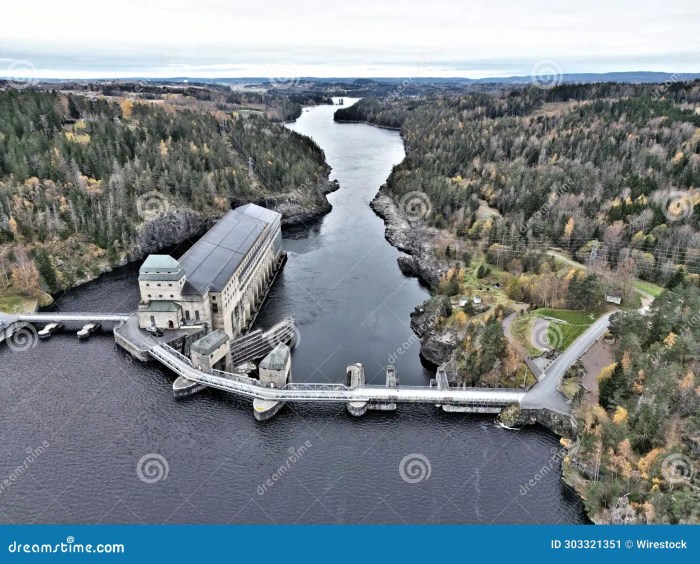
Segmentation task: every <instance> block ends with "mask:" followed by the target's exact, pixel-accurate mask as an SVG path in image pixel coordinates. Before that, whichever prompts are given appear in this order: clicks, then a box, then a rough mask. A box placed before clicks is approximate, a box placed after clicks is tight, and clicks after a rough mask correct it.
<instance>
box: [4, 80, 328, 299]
mask: <svg viewBox="0 0 700 564" xmlns="http://www.w3.org/2000/svg"><path fill="white" fill-rule="evenodd" d="M327 175H328V168H327V165H326V164H325V162H324V155H323V152H322V151H321V150H320V149H319V148H318V147H317V146H316V145H315V144H314V143H313V142H312V141H311V140H310V139H308V138H305V137H303V136H300V135H298V134H296V133H294V132H291V131H289V130H287V129H285V128H283V127H281V126H279V125H276V124H274V123H271V122H270V121H268V120H267V119H265V118H264V117H263V116H261V115H258V114H256V113H238V112H233V113H225V112H223V111H202V110H199V109H198V108H195V109H190V108H188V107H183V106H174V105H172V104H169V103H167V101H165V102H164V101H163V100H157V101H154V102H147V101H134V100H131V99H128V98H120V99H119V102H116V101H112V100H110V99H106V98H104V97H95V96H93V97H86V96H83V95H75V94H64V93H59V92H36V91H29V90H27V91H16V90H12V89H10V90H6V91H0V292H1V293H3V294H4V295H24V296H38V295H40V294H41V290H43V291H44V292H51V293H52V292H56V291H58V290H61V289H65V288H69V287H71V286H73V285H75V284H77V283H80V282H84V281H86V280H89V279H91V278H94V277H95V276H97V275H99V274H100V273H101V272H104V271H106V270H109V269H110V268H112V267H114V266H115V265H121V264H124V263H126V262H127V261H130V260H135V259H138V258H140V257H143V256H144V255H145V254H147V253H149V252H154V251H157V250H159V249H161V248H163V247H167V246H169V245H174V244H178V243H180V242H182V241H184V240H186V239H187V238H188V237H191V236H194V235H197V234H199V233H201V232H202V231H203V230H204V229H205V228H206V227H207V226H208V225H209V224H210V223H211V221H212V220H214V219H216V218H217V217H219V216H221V215H222V214H223V213H225V212H226V211H227V210H228V209H230V208H231V206H232V205H236V204H238V203H240V202H244V201H255V202H259V203H264V204H266V205H268V206H270V207H273V208H276V209H278V210H279V211H280V212H282V213H283V215H284V221H285V223H290V222H295V221H303V220H305V219H309V218H312V217H314V216H317V215H319V214H321V213H324V212H326V211H327V210H328V208H329V204H328V202H327V201H326V199H325V196H324V193H325V192H328V191H330V190H332V189H333V186H332V185H330V184H329V183H328V181H327ZM40 288H41V290H40ZM44 299H46V296H45V295H44Z"/></svg>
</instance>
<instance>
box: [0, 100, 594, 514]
mask: <svg viewBox="0 0 700 564" xmlns="http://www.w3.org/2000/svg"><path fill="white" fill-rule="evenodd" d="M346 102H347V99H346ZM335 109H336V108H334V107H331V106H320V107H315V108H312V109H309V110H307V111H305V112H304V113H303V114H302V116H301V117H300V118H299V120H298V121H297V122H296V123H294V124H292V125H290V127H291V129H294V130H295V131H298V132H300V133H303V134H306V135H309V136H311V137H312V138H313V139H314V140H315V141H316V142H317V143H318V144H319V145H320V146H321V147H322V148H323V150H324V151H325V153H326V158H327V160H328V163H329V164H330V165H331V167H332V168H333V172H332V178H335V179H337V180H338V181H339V183H340V186H341V188H340V190H339V191H337V192H335V193H334V194H332V195H330V197H329V200H330V201H331V203H332V204H333V211H332V212H331V213H330V214H328V215H327V216H326V217H325V218H324V219H323V220H322V221H321V222H320V223H318V224H316V225H313V226H310V227H309V228H308V229H297V230H295V231H294V232H290V233H287V234H286V237H285V240H284V246H285V249H286V251H287V252H288V254H289V261H288V263H287V265H286V267H285V270H284V272H283V274H282V276H281V277H280V279H279V280H278V281H277V283H276V285H275V287H274V288H273V290H272V292H271V294H270V297H269V299H268V302H267V303H266V305H265V308H264V309H263V311H262V312H261V315H260V317H259V319H258V324H259V325H260V326H262V327H266V326H269V325H271V324H272V323H274V322H276V321H277V320H279V319H281V318H282V317H284V316H286V315H289V314H292V315H294V317H295V319H296V321H297V325H298V327H299V329H300V336H301V339H300V343H299V345H298V346H297V348H296V349H295V350H294V353H293V376H294V379H295V380H297V381H317V382H326V381H330V382H341V381H342V380H343V375H344V368H345V366H346V365H347V364H348V363H350V362H358V361H359V362H362V363H363V364H364V366H365V369H366V373H367V379H368V381H369V382H371V383H382V382H383V381H384V380H383V378H384V367H385V365H386V364H387V362H388V359H389V357H393V359H395V364H396V366H397V370H398V374H399V377H400V381H401V383H404V384H427V383H428V382H429V380H430V378H431V376H432V372H431V371H430V370H429V369H428V368H426V367H424V366H423V365H422V364H421V362H420V360H419V358H418V343H417V341H416V339H415V336H413V334H412V332H411V330H410V327H409V313H410V312H411V311H412V310H413V308H414V307H415V306H416V305H417V304H419V303H420V302H422V301H423V300H425V299H426V297H427V296H428V293H427V291H426V290H425V289H424V288H422V287H421V286H420V285H419V283H418V282H417V281H416V280H415V279H412V278H407V277H404V276H403V275H402V274H401V272H400V271H399V269H398V266H397V264H396V258H397V256H398V255H399V253H398V251H396V250H395V249H394V248H393V247H391V246H390V245H389V244H388V243H387V242H386V241H385V239H384V236H383V232H384V227H383V223H382V221H381V220H380V219H379V218H378V217H376V216H375V215H374V213H373V212H372V211H371V209H370V208H369V206H368V204H369V202H370V200H371V199H372V198H373V196H374V194H375V193H376V191H377V189H378V188H379V186H380V185H381V184H382V183H383V182H384V180H385V179H386V177H387V175H388V174H389V172H390V171H391V167H392V166H393V165H394V164H396V163H398V162H399V161H400V160H401V159H402V157H403V148H402V142H401V139H400V137H399V135H398V134H397V133H395V132H392V131H387V130H382V129H377V128H373V127H370V126H367V125H361V124H335V123H333V112H334V110H335ZM180 250H182V249H180ZM176 252H177V251H176ZM137 271H138V265H130V266H127V267H124V268H122V269H119V270H117V271H114V272H112V273H110V274H108V275H106V276H103V277H102V278H100V279H99V280H97V281H95V282H93V283H91V284H88V285H85V286H83V287H80V288H77V289H75V290H72V291H70V292H67V293H66V294H65V295H64V296H63V297H62V298H61V299H60V300H59V302H58V304H57V307H59V308H61V309H63V310H83V311H90V310H93V311H97V310H100V311H105V310H108V311H132V310H134V309H135V308H136V305H137V304H138V288H137V284H136V273H137ZM400 350H403V351H405V352H404V353H403V354H401V355H399V354H397V353H398V351H400ZM173 380H174V376H173V375H172V374H171V373H168V372H167V371H166V370H164V369H161V368H160V367H158V366H155V365H143V364H140V363H138V362H131V361H130V358H129V357H128V355H126V354H125V353H124V352H123V351H121V350H120V349H119V348H118V347H117V346H116V345H115V344H114V340H113V339H112V337H111V335H110V334H109V333H105V334H102V335H97V336H94V337H92V338H91V339H90V341H89V342H78V341H77V339H76V337H75V335H74V333H73V332H66V333H64V334H61V335H57V336H54V337H53V338H51V339H50V340H49V341H42V342H39V343H38V344H37V345H36V346H35V347H33V348H30V349H28V350H25V351H21V352H16V351H12V350H10V349H9V348H8V347H7V346H6V345H4V344H3V345H0V393H1V394H2V408H1V409H0V486H2V487H1V489H0V522H3V523H32V522H36V523H71V522H78V523H141V522H144V523H404V522H406V523H426V522H430V523H538V522H539V523H558V522H561V523H581V522H584V520H585V518H584V516H583V514H582V508H581V504H580V502H579V501H578V500H577V499H576V497H575V495H574V494H573V493H572V492H571V491H570V490H568V488H566V487H565V486H563V485H562V483H561V481H560V479H559V465H558V463H557V462H556V458H555V457H553V454H552V452H553V449H556V447H557V444H558V443H557V439H556V438H555V437H554V436H552V435H550V434H548V433H546V432H544V431H542V430H540V429H534V428H529V429H524V430H521V431H517V432H515V431H507V430H504V429H501V428H499V427H497V426H496V425H495V424H494V419H493V417H491V416H476V415H447V414H443V413H441V412H439V411H437V410H436V409H435V408H434V407H431V406H399V410H398V411H397V412H396V413H389V414H386V413H378V412H370V413H368V414H367V415H366V416H365V417H363V418H360V419H356V418H353V417H352V416H350V415H349V414H347V413H346V411H345V409H344V407H343V406H340V405H333V406H329V405H292V406H290V405H288V406H286V407H285V408H284V409H283V410H282V411H281V412H280V413H279V414H278V415H277V416H276V417H275V418H274V419H272V420H271V421H268V422H265V423H257V422H256V421H255V419H254V418H253V414H252V403H251V402H250V401H248V400H244V399H240V398H236V397H233V396H231V395H229V394H226V393H223V392H218V391H215V390H207V391H205V392H204V393H202V394H200V395H197V396H194V397H192V398H189V399H187V400H184V401H175V400H174V399H173V397H172V391H171V384H172V381H173ZM292 451H293V452H294V454H292ZM29 452H33V454H32V455H31V456H28V453H29ZM543 467H547V468H546V470H544V471H543ZM166 474H167V475H166ZM536 475H537V476H538V479H537V480H535V476H536ZM6 478H7V479H8V482H7V485H4V486H3V484H4V482H3V480H4V479H6ZM531 479H533V483H535V485H534V486H533V487H530V488H528V491H524V490H525V488H523V487H522V486H523V485H525V484H526V483H527V482H528V481H529V480H531ZM268 480H269V481H268ZM270 484H271V485H270Z"/></svg>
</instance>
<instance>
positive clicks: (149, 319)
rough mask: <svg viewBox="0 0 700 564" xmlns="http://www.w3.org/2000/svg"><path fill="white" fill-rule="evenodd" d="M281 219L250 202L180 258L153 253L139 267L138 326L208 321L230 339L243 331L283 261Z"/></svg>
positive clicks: (176, 325)
mask: <svg viewBox="0 0 700 564" xmlns="http://www.w3.org/2000/svg"><path fill="white" fill-rule="evenodd" d="M281 219H282V216H281V214H279V213H277V212H275V211H272V210H268V209H265V208H263V207H260V206H257V205H255V204H246V205H244V206H241V207H239V208H236V209H234V210H231V211H230V212H228V213H227V214H226V215H225V216H224V217H223V218H221V219H220V220H219V221H218V222H217V223H216V224H215V225H214V227H212V228H211V229H210V230H209V231H208V232H207V233H206V234H205V235H204V236H202V238H201V239H199V241H197V242H196V243H195V244H194V245H193V246H192V247H191V248H190V249H189V250H188V251H187V252H186V253H185V254H184V255H183V256H182V257H181V258H180V259H179V260H176V259H174V258H173V257H171V256H169V255H150V256H149V257H148V258H147V259H146V260H145V261H144V263H143V265H142V266H141V268H140V269H139V289H140V292H141V303H140V304H139V309H138V318H139V327H141V328H142V329H147V328H150V327H156V328H158V329H177V328H180V327H183V326H188V325H204V324H206V326H207V327H209V328H210V329H213V330H217V329H218V330H221V331H223V332H224V333H225V334H226V335H227V336H228V337H229V338H231V339H232V338H235V337H237V336H239V335H240V334H242V333H243V332H244V331H245V330H246V329H247V327H248V326H249V324H250V323H251V321H252V319H253V317H254V315H255V313H256V311H257V309H258V307H259V306H260V305H261V303H262V300H263V299H264V297H265V295H266V293H267V290H268V288H269V285H270V283H271V281H272V279H273V278H274V276H275V274H276V272H277V270H278V268H279V267H280V266H281V264H282V262H283V260H284V256H283V253H282V232H281Z"/></svg>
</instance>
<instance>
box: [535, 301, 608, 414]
mask: <svg viewBox="0 0 700 564" xmlns="http://www.w3.org/2000/svg"><path fill="white" fill-rule="evenodd" d="M612 313H614V312H611V313H606V314H605V315H603V316H602V317H601V318H600V319H598V320H597V321H596V322H595V323H593V325H591V326H590V327H589V328H588V329H586V331H585V332H584V333H583V334H582V335H581V336H579V338H578V339H576V340H575V341H574V342H573V343H571V345H570V346H569V348H568V349H566V350H565V351H564V352H563V353H562V354H561V355H560V356H559V358H557V359H556V360H555V361H554V362H553V363H552V364H550V365H549V367H548V368H547V370H545V372H544V376H543V377H542V378H541V379H540V381H539V382H538V383H537V384H535V385H534V386H533V387H532V388H531V389H530V391H528V392H527V393H526V394H525V397H524V398H523V400H522V402H521V405H522V407H523V408H526V409H539V408H546V409H551V410H553V411H556V412H558V413H565V414H569V413H570V412H571V407H570V405H569V403H568V402H567V399H566V397H565V396H564V394H562V393H561V392H560V391H559V390H558V389H557V386H558V385H559V381H560V380H561V378H562V376H563V375H564V373H565V372H566V371H567V370H568V369H569V367H570V366H572V365H573V364H574V363H575V362H576V361H577V360H578V359H579V358H580V357H581V356H582V355H583V353H585V352H586V351H587V350H588V349H589V348H590V347H591V346H593V344H594V343H595V342H596V341H597V340H598V339H600V338H601V337H602V336H603V334H604V333H605V331H607V330H608V326H609V325H610V316H611V315H612Z"/></svg>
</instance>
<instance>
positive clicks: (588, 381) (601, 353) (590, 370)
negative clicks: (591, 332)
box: [581, 340, 614, 404]
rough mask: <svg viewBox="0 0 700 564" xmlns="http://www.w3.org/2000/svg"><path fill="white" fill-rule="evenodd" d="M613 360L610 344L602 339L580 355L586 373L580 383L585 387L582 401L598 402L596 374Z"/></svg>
mask: <svg viewBox="0 0 700 564" xmlns="http://www.w3.org/2000/svg"><path fill="white" fill-rule="evenodd" d="M613 360H614V358H613V354H612V350H611V349H610V346H609V345H608V344H607V343H605V342H604V341H602V340H600V341H598V342H597V343H596V344H595V345H593V346H592V347H591V348H590V349H588V352H587V353H586V354H584V355H583V356H582V357H581V363H582V364H583V367H584V368H585V369H586V375H585V376H584V377H583V380H582V382H581V384H582V385H583V387H584V388H585V389H586V394H585V396H584V401H586V402H587V403H591V404H597V403H598V374H600V371H601V370H602V369H603V368H605V367H606V366H608V365H609V364H612V362H613Z"/></svg>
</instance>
